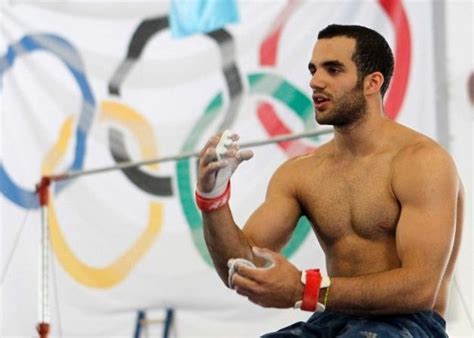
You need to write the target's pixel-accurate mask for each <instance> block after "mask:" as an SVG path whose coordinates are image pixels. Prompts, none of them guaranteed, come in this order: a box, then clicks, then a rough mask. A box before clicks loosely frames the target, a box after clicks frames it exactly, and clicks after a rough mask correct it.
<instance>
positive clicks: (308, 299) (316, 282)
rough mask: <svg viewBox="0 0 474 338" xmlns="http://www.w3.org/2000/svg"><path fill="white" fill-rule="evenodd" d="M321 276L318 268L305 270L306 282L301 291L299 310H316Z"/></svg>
mask: <svg viewBox="0 0 474 338" xmlns="http://www.w3.org/2000/svg"><path fill="white" fill-rule="evenodd" d="M321 281H322V276H321V273H320V272H319V269H311V270H306V283H305V285H304V291H303V302H302V304H301V310H305V311H312V312H314V311H316V308H317V304H318V299H319V288H320V287H321Z"/></svg>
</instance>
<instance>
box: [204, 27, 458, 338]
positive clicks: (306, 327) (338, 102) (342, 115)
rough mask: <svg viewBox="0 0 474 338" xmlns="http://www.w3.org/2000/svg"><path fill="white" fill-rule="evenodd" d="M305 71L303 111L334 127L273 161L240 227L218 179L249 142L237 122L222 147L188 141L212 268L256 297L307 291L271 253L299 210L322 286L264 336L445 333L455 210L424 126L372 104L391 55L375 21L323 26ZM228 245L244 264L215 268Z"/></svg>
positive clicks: (281, 304)
mask: <svg viewBox="0 0 474 338" xmlns="http://www.w3.org/2000/svg"><path fill="white" fill-rule="evenodd" d="M309 72H310V74H311V80H310V87H311V89H312V97H313V100H314V107H315V114H316V121H317V122H318V123H319V124H327V125H332V126H334V138H333V139H332V140H330V141H329V142H327V143H326V144H324V145H322V146H321V147H319V148H318V149H316V150H315V151H313V152H311V153H309V154H306V155H303V156H298V157H295V158H292V159H290V160H288V161H286V162H285V163H283V164H282V165H281V166H280V167H279V168H278V169H277V170H276V172H275V173H274V174H273V176H272V178H271V180H270V183H269V186H268V190H267V194H266V197H265V201H264V202H263V204H262V205H260V206H259V207H258V209H257V210H256V211H255V212H254V213H253V214H252V215H251V217H250V218H249V219H248V221H247V222H246V224H245V226H244V227H243V228H242V230H241V229H240V228H239V226H237V225H236V224H235V222H234V219H233V217H232V214H231V211H230V209H229V206H228V204H227V201H228V196H229V189H230V185H229V184H230V183H229V184H228V179H229V178H230V175H231V174H232V173H233V171H234V170H235V169H236V168H237V166H238V164H239V163H240V162H242V161H243V160H248V159H249V158H251V157H252V153H251V152H249V151H242V150H239V149H238V146H237V143H236V141H237V136H236V135H232V136H230V139H229V140H228V144H227V145H226V149H227V151H226V152H225V153H224V154H223V156H220V155H221V154H222V153H223V152H222V150H221V149H218V150H217V151H216V146H217V145H218V143H219V140H220V135H217V136H215V137H213V138H211V139H210V140H209V141H208V143H207V144H206V146H205V147H204V149H203V150H202V152H201V156H200V163H199V178H198V187H197V192H196V195H197V200H198V205H199V206H200V208H201V210H203V219H204V233H205V238H206V243H207V245H208V248H209V251H210V253H211V256H212V259H213V261H214V265H215V267H216V269H217V272H218V274H219V276H220V277H221V278H222V280H223V281H224V282H225V283H226V284H227V283H230V284H231V285H232V287H233V288H234V289H235V290H236V291H237V293H239V294H240V295H243V296H245V297H248V299H249V300H250V301H252V302H254V303H256V304H259V305H261V306H264V307H278V308H289V307H293V306H294V305H295V303H296V304H298V301H301V300H302V299H303V298H305V297H306V298H308V297H309V298H310V295H309V296H308V293H307V292H306V291H307V289H306V288H307V285H303V283H302V282H301V275H302V272H301V271H299V270H298V269H297V268H296V267H295V266H294V265H292V264H291V263H290V262H289V261H288V260H286V259H285V258H284V257H283V256H282V255H280V254H279V253H278V252H279V251H280V250H281V249H282V247H283V246H284V245H285V243H286V242H287V241H288V239H289V237H290V235H291V233H292V231H293V230H294V228H295V226H296V223H297V221H298V219H299V218H300V217H301V216H303V215H305V216H306V217H307V218H308V219H309V220H310V222H311V224H312V227H313V230H314V232H315V234H316V236H317V239H318V241H319V244H320V245H321V247H322V249H323V251H324V253H325V255H326V265H327V274H328V276H329V279H330V286H329V289H328V288H327V286H328V285H329V283H326V285H322V284H321V285H320V284H317V285H318V288H319V287H320V286H321V289H319V290H316V291H317V292H316V294H318V295H317V297H318V299H317V300H314V303H315V302H316V301H318V302H319V303H321V304H324V305H325V311H323V312H321V311H317V312H315V313H314V314H313V315H312V316H311V318H310V319H309V320H308V321H307V322H305V323H303V322H301V323H296V324H294V325H292V326H289V327H287V328H284V329H282V330H280V331H278V332H276V333H271V334H268V335H266V336H265V337H364V336H365V337H443V336H446V333H445V322H444V320H443V318H442V316H443V315H444V313H445V311H446V306H447V298H448V289H449V284H450V281H451V279H452V277H453V270H454V265H455V261H456V257H457V255H458V249H459V243H460V238H461V233H462V217H463V188H462V185H461V183H460V180H459V177H458V174H457V171H456V168H455V165H454V163H453V160H452V159H451V157H450V155H449V154H448V153H447V152H446V151H445V150H443V149H442V148H441V147H440V146H439V145H438V144H437V143H436V142H435V141H433V140H432V139H430V138H428V137H426V136H424V135H422V134H420V133H418V132H416V131H414V130H412V129H409V128H407V127H404V126H402V125H400V124H398V123H396V122H394V121H392V120H390V119H388V118H386V117H385V116H384V111H383V105H382V99H383V96H384V94H385V92H386V91H387V88H388V85H389V83H390V78H391V76H392V72H393V55H392V52H391V50H390V47H389V46H388V44H387V42H386V41H385V40H384V38H383V37H382V36H381V35H380V34H378V33H377V32H375V31H373V30H371V29H368V28H365V27H361V26H341V25H330V26H328V27H326V28H325V29H324V30H322V31H321V32H320V33H319V35H318V40H317V42H316V44H315V46H314V49H313V53H312V57H311V60H310V62H309ZM226 137H227V136H226ZM221 141H222V140H221ZM224 141H225V140H224ZM221 146H222V142H221V143H220V144H219V147H221ZM235 258H243V259H246V260H248V261H250V262H253V263H254V264H255V265H256V266H257V268H254V267H251V266H248V264H238V265H236V266H233V269H235V271H232V272H233V273H232V276H231V279H230V280H228V278H229V275H228V274H229V272H228V265H227V264H228V261H229V260H231V259H235ZM268 261H270V262H271V263H272V264H271V266H266V267H262V266H263V265H264V264H265V262H268ZM231 262H232V260H231ZM244 262H245V261H244ZM308 273H309V272H308ZM306 275H307V274H306ZM311 283H313V284H314V283H316V282H314V281H313V282H311ZM318 283H321V281H320V280H319V281H318ZM313 291H314V290H313ZM313 294H315V293H314V292H313ZM303 301H306V302H308V299H303ZM309 302H311V299H309ZM299 303H301V302H299ZM314 303H313V304H314ZM319 308H320V309H322V308H321V307H319Z"/></svg>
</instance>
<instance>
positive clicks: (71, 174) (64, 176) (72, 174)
mask: <svg viewBox="0 0 474 338" xmlns="http://www.w3.org/2000/svg"><path fill="white" fill-rule="evenodd" d="M330 133H332V129H323V130H313V131H307V132H303V133H299V134H287V135H280V136H276V137H271V138H269V139H266V140H255V141H250V142H243V143H241V144H240V148H249V147H259V146H264V145H267V144H272V143H278V142H285V141H291V140H296V139H299V138H303V137H314V136H320V135H325V134H330ZM197 156H199V152H198V151H196V152H187V153H182V154H178V155H172V156H163V157H158V158H154V159H149V160H144V161H137V162H134V161H129V162H123V163H120V164H117V165H113V166H108V167H101V168H95V169H89V170H82V171H68V172H66V173H64V174H59V175H52V176H49V179H51V180H52V181H62V180H70V179H73V178H77V177H80V176H86V175H93V174H99V173H104V172H108V171H113V170H120V169H127V168H133V167H139V166H142V165H147V164H154V163H162V162H170V161H179V160H184V159H187V158H190V157H197Z"/></svg>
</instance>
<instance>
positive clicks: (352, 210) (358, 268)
mask: <svg viewBox="0 0 474 338" xmlns="http://www.w3.org/2000/svg"><path fill="white" fill-rule="evenodd" d="M420 145H421V146H423V145H428V146H437V147H439V146H438V145H436V143H434V141H432V140H431V139H429V138H427V137H425V136H423V135H421V134H419V133H417V132H415V131H413V130H411V129H409V128H406V127H403V126H401V125H398V124H395V123H394V124H393V125H391V126H390V128H388V133H387V135H386V137H384V139H382V140H380V143H379V144H378V145H377V146H376V147H375V148H374V149H373V151H372V152H370V153H369V154H362V155H360V156H359V155H358V156H337V155H335V153H336V152H335V143H334V141H330V142H328V143H326V144H324V145H323V146H321V147H319V148H318V149H317V150H315V151H313V152H312V153H311V154H308V155H304V156H301V157H298V158H295V159H293V160H290V161H289V163H288V164H289V165H290V168H288V169H289V170H291V171H293V170H294V171H293V172H295V173H297V176H298V177H300V179H297V180H295V182H296V183H295V184H296V185H297V187H296V196H297V199H298V202H299V204H300V206H301V209H302V212H303V214H305V215H306V216H307V217H308V219H309V220H310V222H311V224H312V226H313V230H314V232H315V234H316V236H317V238H318V240H319V243H320V245H321V247H322V249H323V250H324V252H325V254H326V265H327V271H328V274H329V276H334V277H336V276H337V277H351V276H360V275H366V274H371V273H377V272H383V271H387V270H391V269H396V268H399V267H400V266H401V262H400V259H399V257H398V253H397V243H396V234H397V223H398V220H399V217H400V213H401V207H402V206H401V204H400V202H399V201H398V199H397V196H396V194H395V192H394V190H393V188H392V179H393V175H394V170H396V168H397V166H398V165H400V164H399V163H397V161H400V158H403V157H404V161H405V163H409V162H407V161H406V158H407V156H410V152H411V149H412V148H414V147H419V146H420ZM427 160H428V159H427ZM402 165H406V164H402ZM291 167H293V168H291ZM299 184H300V185H299ZM298 185H299V186H298ZM460 208H462V203H458V209H460ZM461 214H462V212H460V213H459V215H461ZM459 217H462V216H459ZM459 217H458V223H459V224H458V225H457V227H458V229H456V230H457V231H456V236H455V240H454V245H453V249H452V253H451V257H450V259H449V262H448V266H447V269H446V272H445V274H444V276H443V279H442V282H441V286H440V289H439V292H438V297H437V300H436V302H435V306H434V310H435V311H437V312H438V313H440V314H441V315H443V314H444V312H445V310H446V303H447V292H448V284H449V281H450V279H451V278H452V273H453V266H454V263H455V260H456V256H457V252H458V249H459V238H460V235H461V232H462V231H461V230H462V229H460V227H461V221H460V219H459ZM414 226H422V225H415V224H414Z"/></svg>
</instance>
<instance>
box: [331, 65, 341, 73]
mask: <svg viewBox="0 0 474 338" xmlns="http://www.w3.org/2000/svg"><path fill="white" fill-rule="evenodd" d="M340 72H341V70H340V69H339V68H335V67H331V68H329V73H331V74H338V73H340Z"/></svg>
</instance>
